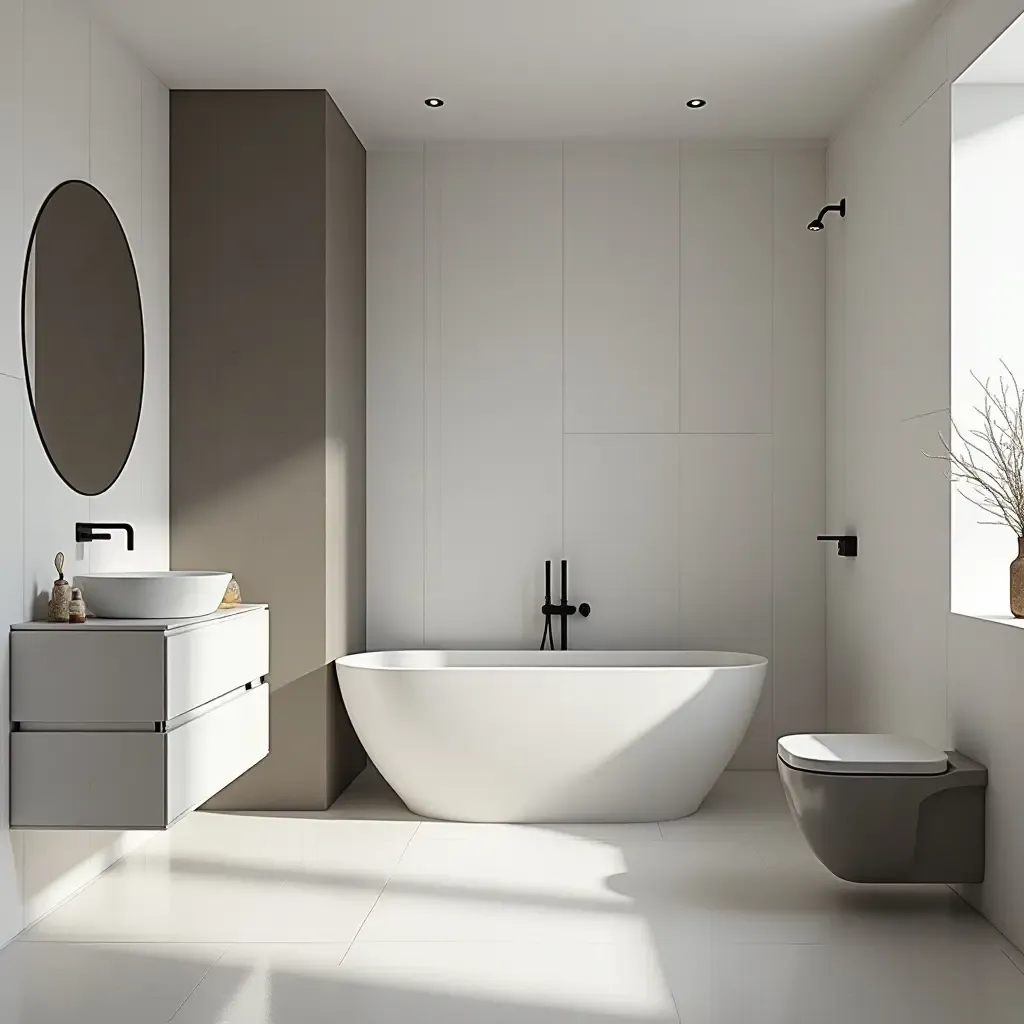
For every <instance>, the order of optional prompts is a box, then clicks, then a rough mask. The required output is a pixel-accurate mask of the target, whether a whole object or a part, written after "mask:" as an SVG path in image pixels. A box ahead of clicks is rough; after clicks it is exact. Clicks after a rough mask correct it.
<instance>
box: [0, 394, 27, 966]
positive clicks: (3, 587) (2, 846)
mask: <svg viewBox="0 0 1024 1024" xmlns="http://www.w3.org/2000/svg"><path fill="white" fill-rule="evenodd" d="M24 390H25V388H24V384H23V383H22V382H21V381H20V380H18V379H17V378H15V377H7V376H3V375H0V481H2V482H3V497H2V498H0V640H2V643H0V782H2V786H0V946H2V945H3V944H4V943H5V942H7V941H8V940H9V939H11V938H13V937H14V936H15V935H16V934H17V933H18V932H19V931H20V930H21V927H22V924H23V918H22V910H21V871H20V866H21V864H20V862H21V845H22V836H21V833H18V832H10V831H8V828H7V825H8V822H9V820H10V817H9V800H8V787H7V765H8V754H9V750H10V725H11V719H10V685H9V684H10V645H9V644H8V642H7V629H6V626H7V624H8V623H11V622H14V621H17V620H21V619H22V618H23V617H24V598H23V596H22V570H23V561H24V554H23V551H22V514H23V512H22V479H23V474H22V463H21V460H22V454H21V430H22V404H23V402H24V400H25V399H24Z"/></svg>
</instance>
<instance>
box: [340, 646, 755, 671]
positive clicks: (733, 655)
mask: <svg viewBox="0 0 1024 1024" xmlns="http://www.w3.org/2000/svg"><path fill="white" fill-rule="evenodd" d="M382 655H387V656H390V657H393V658H397V659H401V658H403V657H408V658H409V659H410V662H409V663H401V662H400V661H399V662H397V663H394V664H387V663H385V662H384V661H383V660H379V659H381V656H382ZM425 655H449V656H452V655H454V656H458V655H471V656H474V657H476V658H479V659H481V660H480V661H478V662H477V663H475V664H464V665H458V664H415V663H414V661H415V658H416V657H417V656H425ZM541 655H547V657H548V659H549V660H548V661H546V662H545V661H541V660H540V656H541ZM573 655H578V656H586V657H588V658H595V657H600V656H601V655H605V656H608V657H609V658H625V659H628V658H629V657H630V656H636V657H637V658H639V656H647V657H650V656H660V657H667V656H671V655H685V656H687V658H690V659H697V658H698V657H700V656H702V655H703V656H706V657H705V659H704V661H703V662H700V661H697V660H692V661H690V662H689V663H686V662H683V663H680V664H671V665H645V664H643V663H638V662H627V663H623V664H619V665H614V664H612V665H608V664H590V663H582V664H580V663H575V664H574V663H572V661H573ZM502 656H509V657H510V658H521V659H522V658H524V656H527V657H529V656H537V658H538V661H537V663H535V664H531V663H530V662H529V661H526V663H520V664H501V663H500V659H501V658H502ZM375 659H377V660H375ZM485 659H486V660H485ZM491 659H493V660H491ZM713 659H731V660H729V661H724V660H723V661H719V663H717V664H715V663H714V660H713ZM768 661H769V659H768V658H767V657H765V656H764V655H760V654H748V653H745V652H741V651H706V650H678V651H650V650H648V651H589V650H588V651H580V650H577V651H533V650H526V651H523V650H511V649H504V650H484V649H479V648H475V649H474V648H445V649H441V648H422V649H421V648H406V649H402V650H398V649H386V650H379V651H364V652H361V653H358V654H346V655H343V656H342V657H340V658H336V659H335V660H334V663H335V666H336V668H338V669H343V668H344V669H356V670H360V671H369V672H399V673H402V672H452V673H456V674H460V673H466V672H495V673H499V674H503V673H506V672H524V671H527V672H596V673H606V672H643V673H662V672H680V671H695V672H700V671H714V672H749V671H750V670H751V669H764V670H765V671H767V668H768Z"/></svg>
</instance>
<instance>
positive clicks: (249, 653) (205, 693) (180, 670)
mask: <svg viewBox="0 0 1024 1024" xmlns="http://www.w3.org/2000/svg"><path fill="white" fill-rule="evenodd" d="M269 671H270V613H269V612H268V611H267V610H266V608H258V609H254V610H253V611H251V612H246V613H245V614H244V615H234V616H232V617H231V618H227V619H220V620H218V621H217V622H215V623H211V624H210V625H209V626H205V627H203V628H202V629H191V630H187V631H175V632H172V633H170V634H169V635H168V636H167V637H166V638H165V647H164V673H165V675H164V679H165V690H164V693H165V707H164V709H163V713H162V714H161V716H160V717H159V718H158V719H154V721H161V722H169V721H171V719H172V718H177V717H178V715H182V714H184V713H185V712H186V711H191V710H192V709H193V708H198V707H200V706H201V705H203V704H205V703H206V702H207V701H211V700H214V699H215V698H217V697H219V696H221V694H224V693H228V692H229V691H231V690H233V689H235V687H238V686H244V685H245V684H246V683H251V682H252V681H253V680H256V679H261V678H262V677H263V676H265V675H266V674H267V673H268V672H269Z"/></svg>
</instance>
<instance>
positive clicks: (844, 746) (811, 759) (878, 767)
mask: <svg viewBox="0 0 1024 1024" xmlns="http://www.w3.org/2000/svg"><path fill="white" fill-rule="evenodd" d="M779 757H780V758H782V760H783V761H785V762H786V764H788V765H789V766H790V767H792V768H802V769H803V770H804V771H811V772H825V773H831V774H835V775H838V774H849V775H941V774H942V773H943V772H944V771H945V770H946V767H947V763H948V762H947V759H946V754H945V751H942V750H939V749H938V748H936V747H933V746H931V745H930V744H928V743H925V742H924V741H923V740H918V739H914V738H913V737H910V736H889V735H884V734H879V733H806V734H804V735H800V736H783V737H782V739H780V740H779Z"/></svg>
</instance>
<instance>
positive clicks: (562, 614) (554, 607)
mask: <svg viewBox="0 0 1024 1024" xmlns="http://www.w3.org/2000/svg"><path fill="white" fill-rule="evenodd" d="M568 589H569V563H568V562H567V561H566V560H565V559H564V558H563V559H562V597H561V599H560V600H559V602H558V604H552V603H551V560H550V559H549V560H548V561H546V562H545V563H544V604H543V606H542V607H541V610H540V611H541V614H542V615H543V616H544V636H543V637H542V638H541V641H540V649H541V650H542V651H543V650H544V649H545V645H546V644H547V643H548V642H550V644H551V650H552V651H553V650H554V649H555V631H554V628H553V627H552V625H551V619H552V617H553V616H557V617H558V618H560V619H561V620H562V632H561V641H562V650H563V651H567V650H568V649H569V616H570V615H575V614H576V613H577V612H579V613H580V615H582V616H583V618H586V617H587V616H588V615H589V614H590V605H589V604H587V603H586V602H585V601H584V602H583V604H581V605H580V606H579V608H577V607H576V605H574V604H569V602H568V599H567V597H566V594H567V592H568Z"/></svg>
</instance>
